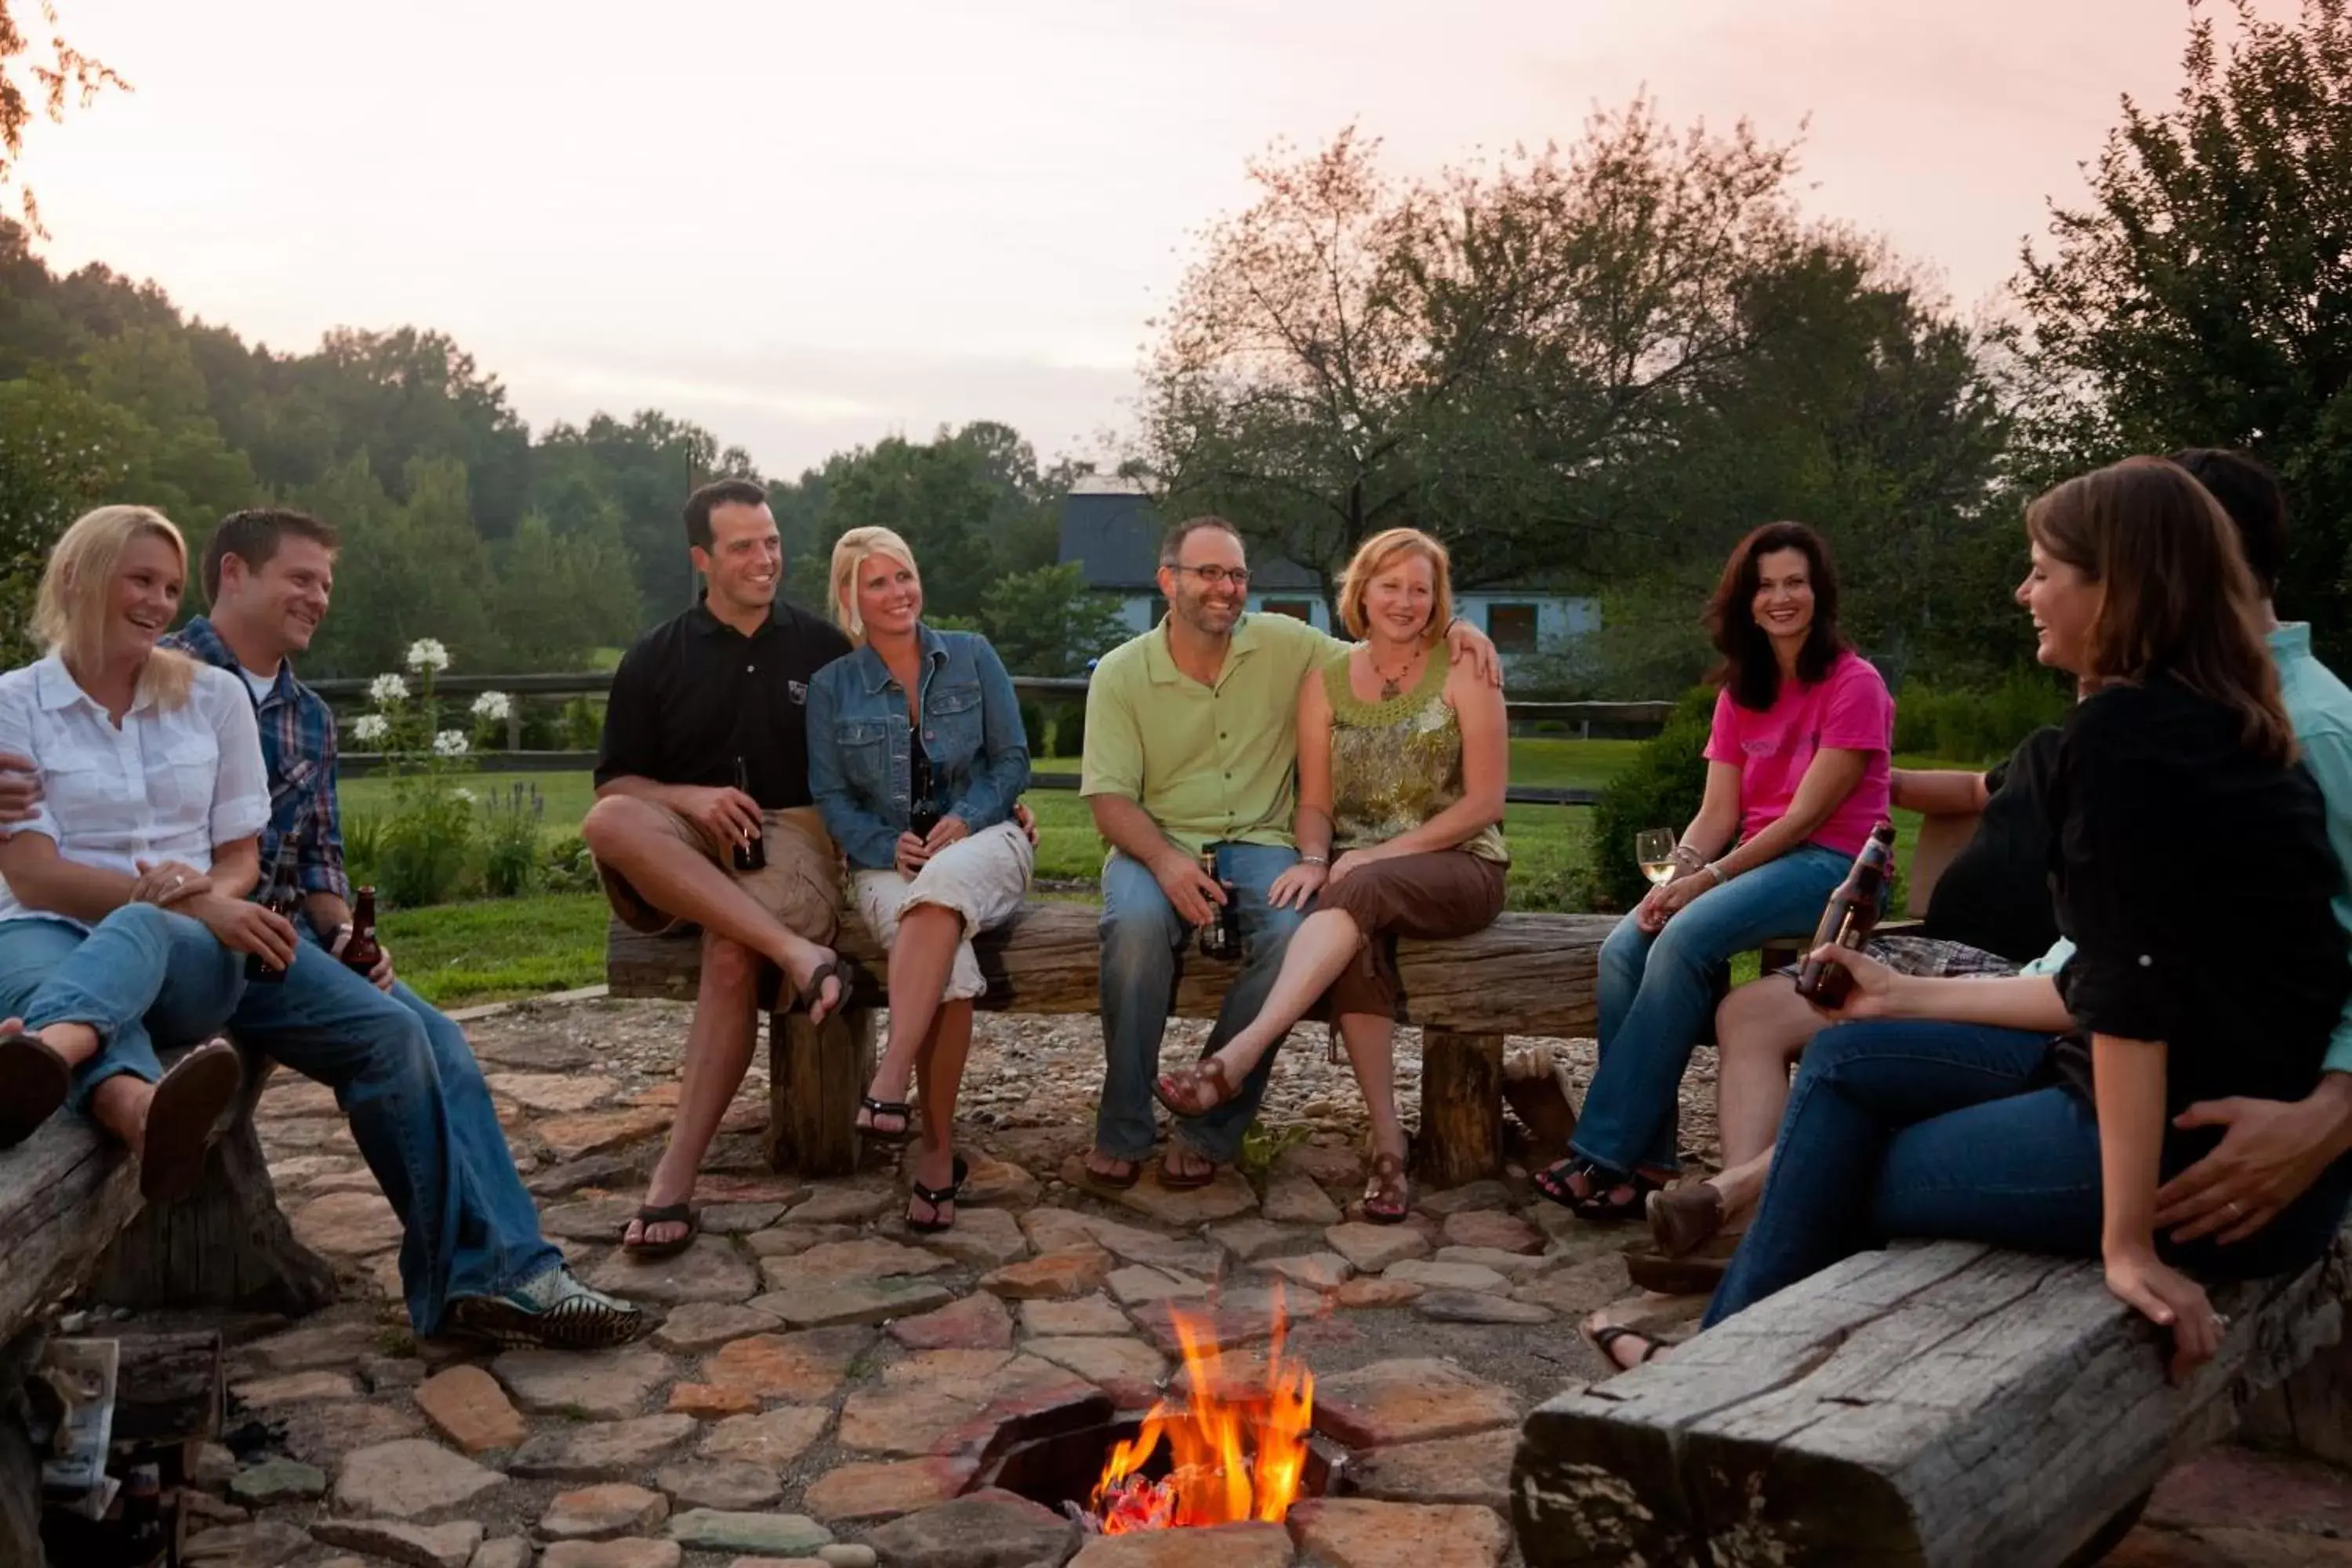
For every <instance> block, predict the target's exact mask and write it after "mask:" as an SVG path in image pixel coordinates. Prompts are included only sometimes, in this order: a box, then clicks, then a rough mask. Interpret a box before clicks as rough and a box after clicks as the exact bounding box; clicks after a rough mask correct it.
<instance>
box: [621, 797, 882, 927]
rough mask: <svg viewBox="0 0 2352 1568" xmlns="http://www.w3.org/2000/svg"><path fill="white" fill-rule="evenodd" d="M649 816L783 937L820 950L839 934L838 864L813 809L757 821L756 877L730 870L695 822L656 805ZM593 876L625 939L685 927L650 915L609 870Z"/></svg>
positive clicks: (660, 914)
mask: <svg viewBox="0 0 2352 1568" xmlns="http://www.w3.org/2000/svg"><path fill="white" fill-rule="evenodd" d="M648 804H650V803H648ZM654 810H655V811H656V813H658V814H659V815H660V816H661V817H662V818H663V820H664V821H665V822H666V823H667V825H668V827H669V830H670V831H671V832H672V833H673V834H675V835H677V842H678V847H679V852H680V853H682V854H683V853H691V854H695V855H699V856H701V857H702V858H704V859H705V860H708V861H709V862H710V863H711V864H712V865H714V866H717V867H719V868H722V869H724V870H725V871H727V872H728V873H729V875H730V876H732V877H733V878H734V879H735V881H736V885H737V886H739V887H740V888H741V889H743V890H744V891H745V892H747V893H749V894H751V897H752V899H753V900H756V901H757V902H758V903H759V905H760V907H761V909H763V910H767V911H768V912H769V913H770V914H772V915H773V916H775V917H776V919H777V920H779V921H782V922H783V926H784V929H785V930H786V931H791V932H793V934H794V935H796V936H803V937H806V938H807V939H808V940H809V941H811V942H825V943H829V942H832V941H833V939H834V937H835V935H836V934H837V933H838V932H839V931H840V930H841V875H840V870H839V866H840V858H839V856H837V855H836V854H835V852H834V847H833V840H832V838H831V837H828V836H827V835H826V833H825V831H824V819H823V818H822V817H820V816H817V812H816V807H814V806H813V805H805V806H795V807H793V809H791V810H789V811H771V812H766V813H763V814H762V815H761V823H762V825H763V826H762V829H761V837H760V842H761V844H762V845H764V846H765V847H766V848H767V851H768V863H767V864H766V865H765V866H762V867H761V868H760V869H758V870H756V871H738V870H736V869H735V861H734V857H733V852H732V850H731V848H730V847H721V846H719V845H718V844H714V843H713V842H712V841H711V839H710V837H709V835H708V834H706V833H705V832H703V830H702V828H701V827H700V826H698V825H697V824H695V823H694V822H692V821H689V820H688V818H686V817H683V816H679V815H678V814H677V812H675V811H672V810H670V809H669V808H668V807H667V806H665V805H655V806H654ZM596 875H597V878H598V879H599V880H601V881H602V882H603V883H604V901H605V902H606V903H608V904H610V905H612V906H613V913H614V916H615V917H616V918H617V919H618V920H619V921H620V922H621V923H622V924H623V925H625V926H627V927H628V928H629V929H630V930H631V931H644V932H646V934H647V935H650V936H665V935H667V934H668V933H669V932H671V931H678V930H680V929H682V928H684V927H685V926H687V925H689V924H691V923H692V922H691V921H687V920H684V919H682V918H680V917H678V916H677V915H673V914H670V913H669V912H667V910H659V909H656V908H655V907H654V906H653V905H652V904H650V903H648V902H646V900H645V898H644V897H643V896H642V895H640V894H639V893H638V891H637V890H636V889H635V888H633V887H631V886H629V880H628V879H627V878H625V877H624V876H622V875H621V874H620V873H619V872H618V871H615V870H614V869H613V868H611V867H610V866H606V865H603V864H601V863H600V864H599V865H598V866H597V868H596Z"/></svg>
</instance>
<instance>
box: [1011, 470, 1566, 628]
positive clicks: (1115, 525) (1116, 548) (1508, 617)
mask: <svg viewBox="0 0 2352 1568" xmlns="http://www.w3.org/2000/svg"><path fill="white" fill-rule="evenodd" d="M1164 531H1166V524H1165V523H1163V522H1162V521H1160V515H1159V513H1158V512H1157V511H1155V510H1153V509H1152V506H1151V502H1150V499H1149V498H1148V497H1146V495H1145V494H1144V491H1143V487H1142V485H1141V484H1139V482H1137V481H1136V480H1134V479H1122V478H1120V477H1118V476H1117V475H1114V474H1091V475H1088V476H1087V477H1086V478H1084V479H1079V480H1078V481H1077V482H1076V484H1074V485H1072V486H1071V487H1070V492H1069V494H1068V496H1067V497H1066V498H1065V499H1064V500H1063V502H1062V538H1061V551H1060V554H1059V556H1058V557H1057V559H1058V560H1059V561H1061V562H1062V563H1064V564H1067V563H1070V562H1073V561H1075V562H1076V563H1079V565H1080V566H1082V567H1083V568H1084V569H1085V580H1086V584H1087V587H1088V588H1090V589H1092V590H1093V591H1094V592H1096V593H1097V594H1100V595H1103V596H1104V597H1106V598H1109V599H1113V600H1116V601H1117V602H1118V607H1119V618H1120V619H1121V620H1122V621H1124V622H1125V623H1126V624H1127V626H1129V629H1130V630H1133V631H1138V632H1143V631H1149V630H1150V629H1151V627H1152V626H1155V625H1157V624H1158V622H1159V620H1160V615H1161V613H1162V612H1163V611H1164V610H1165V609H1166V605H1164V604H1163V603H1162V602H1161V600H1160V584H1159V571H1160V535H1161V534H1162V533H1163V532H1164ZM1249 607H1250V608H1251V609H1253V610H1258V611H1263V612H1266V613H1269V614H1273V615H1278V616H1297V617H1298V618H1299V619H1300V620H1302V621H1307V622H1311V623H1312V624H1314V625H1316V626H1320V627H1322V628H1323V629H1324V630H1326V631H1330V632H1334V633H1336V632H1337V629H1338V628H1336V627H1334V626H1332V624H1331V614H1330V610H1329V608H1328V606H1327V605H1325V604H1324V603H1323V590H1322V585H1321V584H1319V583H1318V582H1317V581H1316V578H1315V574H1313V573H1312V572H1309V571H1308V570H1307V568H1305V567H1304V566H1301V565H1299V564H1298V563H1297V562H1295V561H1289V560H1286V559H1284V558H1283V557H1281V556H1278V555H1277V556H1267V555H1265V554H1264V553H1262V552H1252V554H1251V557H1250V596H1249ZM1454 611H1455V613H1456V614H1458V615H1460V616H1462V617H1463V618H1464V619H1465V620H1467V621H1469V622H1470V624H1471V625H1473V626H1477V627H1479V628H1480V629H1482V630H1483V631H1485V632H1486V635H1487V636H1488V637H1492V638H1494V639H1495V646H1496V647H1497V648H1498V649H1500V650H1501V651H1502V653H1503V654H1504V655H1505V657H1506V660H1508V658H1509V657H1510V656H1513V655H1517V656H1519V657H1523V658H1524V657H1526V656H1528V655H1530V654H1536V653H1558V652H1560V651H1562V650H1563V648H1564V647H1565V646H1566V645H1567V644H1568V643H1569V642H1570V640H1572V639H1574V638H1576V637H1581V636H1582V635H1584V634H1585V633H1587V632H1590V631H1592V630H1595V629H1596V628H1598V627H1599V626H1600V625H1601V604H1600V601H1599V600H1597V599H1592V598H1588V597H1580V596H1577V595H1569V594H1565V593H1562V592H1561V591H1560V590H1559V589H1558V588H1536V587H1529V588H1511V587H1486V588H1474V589H1466V590H1465V589H1462V588H1458V587H1457V588H1456V589H1455V590H1454Z"/></svg>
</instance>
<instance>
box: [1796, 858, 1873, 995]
mask: <svg viewBox="0 0 2352 1568" xmlns="http://www.w3.org/2000/svg"><path fill="white" fill-rule="evenodd" d="M1894 866H1895V825H1894V824H1893V823H1891V822H1882V823H1880V824H1879V825H1878V826H1875V827H1874V828H1872V829H1871V830H1870V841H1869V842H1868V843H1866V844H1864V846H1863V847H1862V853H1861V854H1859V855H1857V856H1855V857H1854V858H1853V870H1851V871H1848V872H1847V873H1846V874H1845V880H1844V881H1843V882H1840V883H1839V884H1838V889H1837V891H1836V892H1834V893H1832V894H1831V895H1830V901H1829V907H1828V908H1826V909H1824V910H1822V923H1821V924H1820V926H1819V927H1817V928H1816V929H1815V930H1814V931H1813V942H1812V946H1811V947H1809V948H1807V949H1806V950H1805V958H1804V962H1803V963H1800V964H1799V965H1798V966H1797V994H1798V995H1800V996H1802V997H1803V998H1804V999H1805V1000H1806V1001H1808V1002H1811V1003H1814V1004H1817V1005H1820V1006H1823V1007H1830V1008H1837V1007H1843V1006H1844V1005H1845V999H1846V997H1847V996H1848V995H1849V994H1851V993H1852V992H1853V975H1852V974H1849V973H1846V972H1845V971H1844V970H1843V969H1841V968H1839V967H1838V966H1837V965H1836V964H1834V963H1825V962H1824V961H1822V960H1821V959H1818V958H1815V957H1814V956H1813V954H1814V953H1815V952H1819V951H1820V950H1821V949H1822V948H1825V947H1831V946H1836V947H1843V948H1847V949H1859V948H1860V947H1861V946H1862V944H1863V943H1864V942H1868V941H1869V940H1870V933H1871V931H1873V930H1874V929H1875V928H1876V926H1877V924H1878V909H1879V905H1880V904H1881V903H1882V902H1883V901H1884V900H1885V896H1886V879H1887V876H1888V874H1889V873H1890V872H1891V871H1892V870H1893V869H1894Z"/></svg>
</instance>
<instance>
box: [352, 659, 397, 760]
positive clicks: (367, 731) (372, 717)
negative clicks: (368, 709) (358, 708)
mask: <svg viewBox="0 0 2352 1568" xmlns="http://www.w3.org/2000/svg"><path fill="white" fill-rule="evenodd" d="M384 679H388V680H398V679H400V677H398V676H396V675H393V676H386V677H385V678H384ZM391 732H392V721H390V720H388V719H386V718H385V717H384V716H383V714H381V713H362V714H361V715H360V716H359V717H358V718H356V719H354V720H352V740H354V741H357V742H360V743H361V744H362V745H373V744H374V743H375V742H378V741H381V740H383V738H384V737H385V736H386V735H388V734H390V733H391Z"/></svg>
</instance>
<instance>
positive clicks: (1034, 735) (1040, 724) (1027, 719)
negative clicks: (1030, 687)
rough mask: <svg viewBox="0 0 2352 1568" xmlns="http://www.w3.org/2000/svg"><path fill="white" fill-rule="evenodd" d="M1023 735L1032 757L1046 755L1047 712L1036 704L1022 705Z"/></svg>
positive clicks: (1025, 703) (1026, 703)
mask: <svg viewBox="0 0 2352 1568" xmlns="http://www.w3.org/2000/svg"><path fill="white" fill-rule="evenodd" d="M1021 734H1022V737H1023V740H1024V742H1025V743H1026V744H1027V745H1028V747H1029V754H1030V755H1031V756H1032V757H1042V756H1044V755H1045V710H1044V709H1043V708H1040V707H1038V706H1037V704H1035V703H1034V702H1024V703H1023V704H1022V705H1021Z"/></svg>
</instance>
